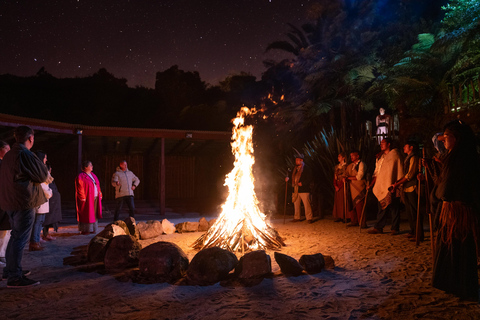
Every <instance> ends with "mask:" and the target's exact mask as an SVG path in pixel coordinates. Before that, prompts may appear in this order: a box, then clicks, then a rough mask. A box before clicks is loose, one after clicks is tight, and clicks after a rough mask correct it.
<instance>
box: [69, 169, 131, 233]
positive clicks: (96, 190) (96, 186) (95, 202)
mask: <svg viewBox="0 0 480 320" xmlns="http://www.w3.org/2000/svg"><path fill="white" fill-rule="evenodd" d="M111 184H112V186H113V187H114V188H115V200H116V202H117V204H116V208H115V215H114V221H116V220H118V218H119V216H120V210H121V209H122V207H123V204H124V203H125V204H126V205H127V206H128V209H129V215H130V217H132V218H133V217H134V216H135V203H134V201H133V197H134V190H135V189H136V188H137V187H138V185H139V184H140V179H139V178H138V177H137V176H136V175H135V174H134V173H133V172H132V171H130V170H129V169H128V164H127V161H126V160H122V161H120V164H119V166H118V167H117V170H116V171H115V173H114V174H113V175H112V180H111ZM75 202H76V209H77V220H78V229H79V231H80V232H81V234H84V235H86V234H90V233H97V229H98V219H100V218H102V191H101V188H100V181H99V180H98V178H97V176H96V175H95V174H94V173H93V164H92V162H91V161H89V160H86V161H84V162H83V163H82V172H80V174H79V175H78V176H77V178H76V179H75Z"/></svg>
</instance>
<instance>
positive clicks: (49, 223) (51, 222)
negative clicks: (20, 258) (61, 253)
mask: <svg viewBox="0 0 480 320" xmlns="http://www.w3.org/2000/svg"><path fill="white" fill-rule="evenodd" d="M47 169H48V172H50V175H51V174H52V167H51V166H50V165H49V164H48V163H47ZM48 187H49V188H50V189H52V197H51V198H50V199H49V200H48V201H49V206H50V211H49V212H48V214H46V215H45V221H44V222H43V235H42V239H43V240H45V241H52V240H55V237H53V236H52V235H50V234H49V229H50V228H53V230H54V231H55V232H57V231H58V223H59V222H60V221H62V197H61V195H60V192H58V188H57V185H56V183H55V181H52V183H50V184H49V185H48Z"/></svg>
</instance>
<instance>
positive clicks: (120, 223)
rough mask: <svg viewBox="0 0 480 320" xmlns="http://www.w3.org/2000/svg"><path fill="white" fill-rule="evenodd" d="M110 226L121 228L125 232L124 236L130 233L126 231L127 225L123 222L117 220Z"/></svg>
mask: <svg viewBox="0 0 480 320" xmlns="http://www.w3.org/2000/svg"><path fill="white" fill-rule="evenodd" d="M112 224H113V225H117V226H119V227H120V228H122V229H123V230H124V231H125V233H126V234H130V231H129V230H128V227H127V224H126V223H125V222H124V221H122V220H117V221H113V222H112Z"/></svg>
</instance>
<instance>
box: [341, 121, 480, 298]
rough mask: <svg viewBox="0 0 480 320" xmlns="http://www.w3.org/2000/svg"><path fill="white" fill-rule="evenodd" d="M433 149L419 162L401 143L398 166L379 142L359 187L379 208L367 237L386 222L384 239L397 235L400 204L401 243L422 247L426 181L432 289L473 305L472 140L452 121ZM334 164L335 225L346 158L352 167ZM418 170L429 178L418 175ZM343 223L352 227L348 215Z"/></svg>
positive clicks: (479, 246) (411, 146)
mask: <svg viewBox="0 0 480 320" xmlns="http://www.w3.org/2000/svg"><path fill="white" fill-rule="evenodd" d="M442 143H443V144H442ZM434 145H435V147H436V149H437V151H438V153H437V155H436V156H435V157H434V158H433V159H431V160H430V161H429V159H423V158H422V157H420V156H419V154H418V145H417V143H416V142H414V141H407V143H405V145H404V147H403V152H404V153H405V155H406V157H405V158H404V160H403V161H402V160H401V157H400V154H399V152H398V150H397V149H394V148H393V149H392V141H391V140H390V139H389V138H385V139H383V140H382V141H381V143H380V149H381V152H380V154H379V155H377V159H376V164H375V171H374V174H373V177H372V181H371V182H370V184H369V185H366V187H365V189H366V191H367V192H368V191H369V190H372V191H373V194H374V195H375V197H376V198H377V200H378V203H379V210H378V213H377V221H376V223H375V225H374V226H373V228H372V229H371V230H369V231H368V233H369V234H382V233H384V228H385V226H386V223H387V219H388V217H389V216H391V220H392V222H391V228H390V233H391V234H392V235H398V234H399V231H400V230H399V227H400V210H399V207H400V199H402V201H403V203H404V205H405V212H406V214H407V218H408V222H409V232H408V234H407V237H408V238H410V239H411V240H412V241H423V240H424V230H423V214H421V213H418V211H417V209H418V204H419V201H418V200H419V193H420V190H419V188H420V182H419V181H422V180H425V179H427V180H430V184H431V187H432V188H427V193H428V197H427V198H428V199H427V202H428V203H429V204H430V205H429V207H430V208H429V211H430V212H432V216H433V222H432V224H431V226H432V229H433V230H430V231H431V241H433V242H434V246H433V247H434V252H433V257H434V265H433V279H432V284H433V286H434V287H436V288H438V289H441V290H444V291H446V292H448V293H452V294H455V295H457V296H458V297H460V298H463V299H468V300H472V301H478V288H479V286H478V253H479V252H480V241H479V240H480V239H479V215H480V186H479V184H478V181H480V158H479V155H478V152H477V142H476V138H475V135H474V133H473V131H472V129H471V128H470V127H469V126H468V125H467V124H466V123H464V122H463V121H460V120H454V121H452V122H450V123H448V124H447V125H446V126H445V128H444V130H443V133H441V134H436V135H435V136H434ZM338 160H339V164H338V165H337V166H336V168H335V180H334V187H335V191H336V193H335V197H336V199H335V209H334V217H336V218H337V220H336V221H341V220H339V219H341V218H342V217H345V213H343V212H349V210H345V207H343V206H344V205H345V204H344V203H346V202H345V201H343V197H344V195H345V194H346V193H343V192H342V191H343V190H342V188H344V187H345V186H346V185H347V184H346V182H347V181H350V179H352V173H351V172H350V170H349V168H351V166H352V165H353V166H354V165H355V164H354V158H352V163H351V164H350V165H349V166H346V164H345V155H344V154H341V155H339V157H338ZM422 166H425V171H426V174H427V175H428V176H430V178H428V177H425V174H423V173H422V172H421V167H422ZM427 185H428V183H427ZM350 193H351V198H352V200H353V199H355V196H356V195H357V189H356V188H355V187H354V186H353V185H352V184H351V183H350ZM353 203H354V204H355V202H353ZM343 210H345V211H343ZM352 211H353V210H352ZM342 213H343V216H342V215H341V214H342ZM417 215H418V216H417ZM347 217H348V218H351V220H352V225H356V221H357V220H354V219H356V218H355V215H354V214H353V213H350V215H347ZM362 223H363V222H362Z"/></svg>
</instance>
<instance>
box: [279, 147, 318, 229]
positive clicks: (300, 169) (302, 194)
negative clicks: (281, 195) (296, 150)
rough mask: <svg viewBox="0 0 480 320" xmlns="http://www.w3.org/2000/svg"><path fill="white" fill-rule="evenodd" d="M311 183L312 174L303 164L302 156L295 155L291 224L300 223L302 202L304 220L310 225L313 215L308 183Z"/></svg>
mask: <svg viewBox="0 0 480 320" xmlns="http://www.w3.org/2000/svg"><path fill="white" fill-rule="evenodd" d="M288 180H289V178H288V177H286V178H285V181H288ZM311 181H312V174H311V172H310V170H309V169H308V168H307V166H306V165H305V162H303V154H297V156H296V158H295V168H294V169H293V172H292V187H293V194H292V202H293V204H294V206H295V215H294V219H293V220H292V222H299V221H300V211H301V203H300V201H302V202H303V206H304V207H305V218H306V219H307V222H308V223H312V222H313V220H312V218H313V215H312V207H311V205H310V183H311Z"/></svg>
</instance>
